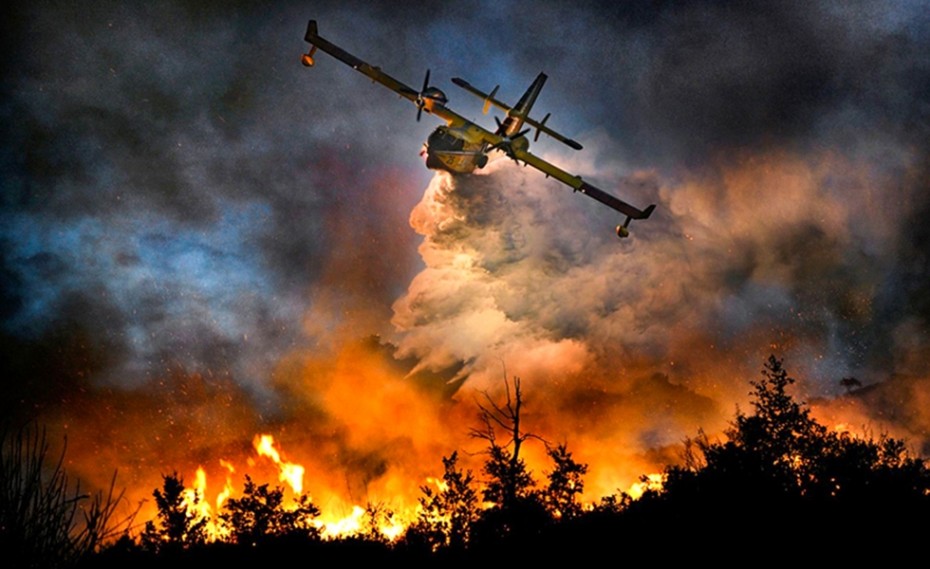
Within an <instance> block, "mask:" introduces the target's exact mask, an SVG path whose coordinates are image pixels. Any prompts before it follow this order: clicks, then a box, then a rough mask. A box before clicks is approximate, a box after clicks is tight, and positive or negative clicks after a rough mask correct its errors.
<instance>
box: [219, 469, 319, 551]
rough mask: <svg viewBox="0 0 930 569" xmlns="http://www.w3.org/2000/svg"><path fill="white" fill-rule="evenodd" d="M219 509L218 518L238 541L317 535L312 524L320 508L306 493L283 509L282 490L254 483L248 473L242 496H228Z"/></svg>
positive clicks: (262, 540) (317, 532)
mask: <svg viewBox="0 0 930 569" xmlns="http://www.w3.org/2000/svg"><path fill="white" fill-rule="evenodd" d="M223 510H224V511H223V513H221V514H220V519H221V520H222V521H223V523H224V525H225V526H226V528H227V529H228V530H229V532H230V536H231V537H232V539H233V541H235V542H236V543H238V544H245V545H258V544H260V543H263V542H266V541H268V540H269V539H270V538H280V537H285V536H289V537H303V538H309V539H317V538H319V536H320V530H319V528H318V527H317V526H316V525H314V523H313V521H314V520H315V519H316V517H317V516H319V515H320V510H319V508H317V507H316V506H315V505H314V504H313V503H312V502H311V500H310V497H309V496H308V495H307V494H301V495H300V496H299V497H296V498H294V506H293V508H285V507H284V491H283V489H281V488H280V487H277V488H274V489H271V490H269V488H268V484H262V485H260V486H259V485H256V484H255V483H254V482H253V481H252V479H251V478H250V477H249V476H248V475H246V477H245V487H244V489H243V492H242V497H240V498H230V499H228V500H227V501H226V502H225V503H224V504H223Z"/></svg>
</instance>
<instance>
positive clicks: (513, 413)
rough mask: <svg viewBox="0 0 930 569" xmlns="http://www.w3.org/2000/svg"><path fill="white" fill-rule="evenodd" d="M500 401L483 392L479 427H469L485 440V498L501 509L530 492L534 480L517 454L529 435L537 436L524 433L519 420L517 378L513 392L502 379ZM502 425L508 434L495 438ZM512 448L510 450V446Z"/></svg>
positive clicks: (519, 407)
mask: <svg viewBox="0 0 930 569" xmlns="http://www.w3.org/2000/svg"><path fill="white" fill-rule="evenodd" d="M504 394H505V402H504V404H502V405H501V404H498V403H496V402H495V401H494V400H493V399H492V398H491V397H490V395H488V394H487V393H485V394H484V396H485V400H486V402H487V403H486V404H482V403H479V404H478V408H479V409H480V413H479V420H480V421H481V423H482V425H483V426H482V427H481V428H480V429H472V430H471V436H472V437H475V438H478V439H483V440H485V441H487V444H488V449H487V453H488V459H487V461H486V462H485V464H484V468H483V471H484V473H485V474H486V475H487V479H486V481H485V483H486V486H485V489H484V491H483V494H484V499H485V501H486V502H491V503H492V504H495V505H496V506H497V507H499V508H501V509H507V508H509V507H511V506H513V505H514V504H515V503H516V501H517V500H518V499H523V498H527V497H529V496H530V495H531V494H532V490H533V486H534V485H535V481H534V480H533V477H532V476H531V475H530V473H529V472H528V471H527V469H526V463H525V462H524V461H523V458H522V457H521V456H520V449H521V447H522V445H523V443H524V441H526V440H527V439H529V438H539V437H538V436H536V435H533V434H531V433H526V432H524V431H523V429H522V425H521V424H520V420H521V416H520V413H521V411H522V408H523V392H522V390H521V389H520V378H514V381H513V393H511V389H510V383H509V382H508V381H507V380H506V379H505V380H504ZM498 428H501V429H503V430H504V431H505V432H506V433H507V435H508V438H507V439H506V440H505V441H504V442H503V443H500V442H498V438H497V429H498ZM510 449H512V450H510Z"/></svg>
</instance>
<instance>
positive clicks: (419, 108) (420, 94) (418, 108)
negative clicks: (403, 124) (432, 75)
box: [417, 69, 429, 122]
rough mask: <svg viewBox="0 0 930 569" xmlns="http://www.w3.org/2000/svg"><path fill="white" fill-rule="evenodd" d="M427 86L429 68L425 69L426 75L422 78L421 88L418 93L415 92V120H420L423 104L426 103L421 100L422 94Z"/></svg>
mask: <svg viewBox="0 0 930 569" xmlns="http://www.w3.org/2000/svg"><path fill="white" fill-rule="evenodd" d="M428 88H429V69H427V70H426V77H424V78H423V88H422V89H420V92H419V93H417V122H420V117H421V116H423V106H424V105H425V104H426V101H424V100H423V94H424V93H426V90H427V89H428Z"/></svg>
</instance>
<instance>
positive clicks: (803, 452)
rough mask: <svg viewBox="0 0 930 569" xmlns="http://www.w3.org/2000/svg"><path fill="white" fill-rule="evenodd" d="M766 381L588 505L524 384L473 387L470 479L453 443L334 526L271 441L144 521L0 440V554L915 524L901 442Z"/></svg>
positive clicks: (439, 555)
mask: <svg viewBox="0 0 930 569" xmlns="http://www.w3.org/2000/svg"><path fill="white" fill-rule="evenodd" d="M762 376H763V377H762V379H761V380H760V381H756V382H751V384H752V387H753V390H752V394H751V395H752V398H751V405H752V409H753V412H752V413H749V414H745V413H742V412H737V414H736V417H735V419H734V420H733V421H732V423H731V424H730V427H729V428H728V429H726V430H725V432H724V433H723V434H722V436H721V438H720V440H717V439H716V438H715V437H711V436H709V435H707V434H706V433H704V432H699V433H698V434H697V435H696V436H695V437H694V438H689V439H688V440H687V441H686V444H685V445H684V448H683V451H682V453H681V455H680V460H679V461H678V462H676V463H675V464H669V465H667V466H666V467H665V468H664V470H663V472H662V473H656V474H646V475H642V476H641V477H640V481H639V482H638V483H637V484H635V485H633V487H631V488H630V490H629V491H620V490H617V491H616V492H615V493H612V494H610V495H606V496H601V497H600V498H597V499H593V500H592V499H587V500H584V499H583V494H584V491H585V481H584V478H585V475H586V473H587V471H588V465H586V464H583V463H581V462H578V461H577V460H576V459H575V458H574V456H573V454H572V452H571V451H570V450H569V448H568V446H567V445H566V444H563V443H559V444H553V443H551V442H550V441H547V440H546V439H545V438H544V437H543V436H542V435H540V434H538V433H535V432H530V431H527V430H525V428H524V426H523V421H524V420H525V419H526V417H528V416H530V413H529V412H528V410H527V408H526V407H524V404H525V403H526V401H525V395H524V393H523V387H522V385H521V382H520V380H519V379H516V378H515V379H514V380H513V381H512V382H510V381H505V382H504V389H503V397H502V398H494V397H492V396H491V395H490V394H488V393H485V394H484V400H483V401H479V403H478V410H479V412H478V418H477V421H476V422H475V424H476V425H477V426H476V427H475V428H473V429H472V431H471V436H472V438H474V439H477V440H479V441H481V442H482V444H483V450H482V451H481V452H480V453H476V454H475V455H474V456H472V458H476V457H480V462H481V466H480V470H479V471H478V472H475V471H473V470H471V469H469V468H467V467H464V466H463V465H462V463H461V462H460V459H461V457H462V456H463V454H462V453H461V452H460V451H459V450H455V451H453V452H452V453H451V454H449V455H448V456H444V457H442V467H443V468H442V473H441V474H440V476H439V477H427V478H425V479H424V483H423V484H422V485H421V486H420V497H419V498H418V499H417V506H416V507H415V508H411V509H409V510H404V511H400V510H395V509H393V508H391V507H390V506H388V505H385V504H372V503H369V504H367V505H366V506H365V507H361V506H356V507H355V509H354V510H353V512H352V514H351V515H350V516H347V517H344V518H341V519H339V518H334V517H332V515H331V514H328V513H327V512H325V511H324V510H323V509H321V508H320V507H319V506H318V504H317V502H316V501H315V500H314V498H313V497H312V494H311V492H312V490H313V487H314V482H315V481H314V480H313V479H312V478H311V479H305V477H304V475H303V474H304V469H303V467H302V466H300V465H299V464H296V463H293V462H289V461H288V460H287V458H286V456H285V454H284V452H283V451H282V450H281V449H279V448H278V447H277V446H276V443H275V440H274V438H273V437H272V436H271V435H258V436H256V437H255V439H254V441H253V446H254V450H255V453H256V456H257V457H259V458H263V459H264V460H267V461H269V462H271V463H272V464H273V465H274V466H275V468H276V470H277V479H276V481H273V482H267V483H259V482H256V481H255V480H254V479H253V478H252V476H251V475H250V474H248V473H243V474H242V480H243V481H244V483H243V487H242V490H241V491H238V492H237V491H236V490H235V488H234V483H233V474H238V472H237V469H236V468H235V467H234V466H232V465H231V464H230V463H225V468H226V469H227V472H228V474H229V476H227V477H226V480H225V482H224V484H223V487H222V489H221V490H216V491H214V492H213V495H211V494H210V493H209V492H208V484H207V479H206V475H205V474H204V470H203V469H202V468H198V469H197V471H196V474H195V475H194V477H193V480H192V481H190V482H188V481H186V479H185V477H184V476H183V475H181V474H178V473H177V472H174V473H172V474H167V475H163V476H162V483H161V484H160V485H159V487H157V488H155V489H154V491H153V492H152V493H151V495H152V496H153V497H154V504H153V505H154V513H153V514H151V515H149V516H148V517H149V519H145V520H140V519H139V517H140V514H141V513H142V509H141V508H140V509H139V510H137V511H136V512H135V513H134V514H133V515H131V516H129V517H118V516H116V515H115V512H116V511H117V510H118V507H119V506H120V505H121V504H122V503H123V502H124V501H125V493H120V494H116V493H114V492H113V490H112V487H111V490H110V492H109V493H108V494H98V495H95V496H90V495H87V494H83V493H81V491H80V488H79V486H75V487H74V490H73V492H72V490H71V482H70V480H71V479H70V478H69V476H68V474H67V473H66V472H65V469H64V467H63V464H65V463H66V461H64V457H63V456H62V459H61V460H59V461H58V462H57V463H55V462H54V461H52V462H49V460H48V459H49V458H50V455H49V454H48V448H49V447H48V445H47V443H46V441H45V435H44V433H41V434H40V433H38V432H37V431H32V430H29V429H27V430H25V431H22V432H20V433H19V434H18V435H17V434H15V433H14V434H13V436H11V434H10V433H9V432H5V433H4V435H5V437H4V439H3V447H2V449H3V460H2V476H3V484H2V488H0V489H2V495H0V506H2V509H0V510H2V516H3V518H2V520H0V523H2V525H0V528H2V541H3V548H4V550H5V551H8V552H11V553H13V554H14V555H16V556H17V558H19V559H25V560H33V561H29V562H27V565H25V566H29V567H72V566H82V564H83V566H100V565H106V564H113V565H119V566H125V565H127V564H132V565H137V564H139V563H142V564H153V565H154V564H159V565H160V564H162V563H168V562H171V563H186V562H190V563H193V562H194V560H199V561H204V560H211V559H212V560H220V559H225V558H231V557H230V556H232V555H236V556H238V555H240V554H241V555H249V556H253V555H258V554H260V555H262V556H263V557H262V558H268V559H272V558H275V559H276V558H278V556H281V557H280V558H281V559H284V558H285V556H287V555H290V554H292V553H293V552H295V551H305V552H316V553H317V554H322V553H324V552H333V553H335V554H337V555H339V556H343V558H345V559H350V558H353V556H362V557H363V558H370V559H372V560H373V559H375V558H376V557H371V556H377V558H380V559H385V560H386V559H391V558H394V559H396V560H407V561H411V560H416V559H418V560H421V561H428V560H433V561H438V560H442V559H453V558H454V559H460V560H471V561H479V560H488V559H492V558H495V559H499V557H498V556H500V555H509V554H511V553H513V554H515V555H519V556H521V557H523V558H532V557H534V556H536V555H540V556H545V555H550V554H555V553H557V552H560V551H564V550H565V549H566V548H569V547H571V548H579V547H582V548H584V549H585V550H587V551H606V550H609V549H610V548H612V547H613V545H612V544H613V540H615V539H618V538H620V537H621V536H623V537H624V538H627V539H630V538H635V539H636V540H638V541H637V542H638V543H647V542H646V541H642V540H647V539H649V540H650V541H648V543H653V542H654V541H653V540H654V538H655V537H656V534H655V533H654V530H655V528H657V527H661V528H662V540H667V541H672V542H676V543H680V544H684V545H689V546H690V545H698V544H700V543H704V542H706V540H710V539H725V540H726V541H727V543H729V544H732V545H733V547H737V548H739V547H743V546H746V545H747V543H749V542H751V540H752V539H753V538H754V536H756V535H758V532H760V531H766V530H767V529H774V528H777V527H783V528H791V531H792V532H796V533H798V534H799V535H803V534H804V533H805V532H815V531H816V532H820V533H821V534H822V535H823V537H824V539H826V538H828V537H830V536H833V535H839V529H840V528H850V527H869V532H870V534H871V535H873V536H876V539H878V538H880V537H882V538H884V537H887V538H891V537H893V538H895V539H897V540H905V539H906V538H907V536H909V535H912V534H913V535H916V533H914V532H921V531H925V530H926V520H927V519H930V518H928V514H930V470H928V468H927V466H926V464H925V462H924V460H923V459H922V458H919V457H915V456H913V455H912V454H911V453H910V452H909V450H908V448H907V444H906V441H903V440H899V439H895V438H892V437H890V436H887V435H885V434H882V435H880V436H878V437H877V438H875V437H872V436H867V435H861V436H859V435H855V434H853V433H852V432H850V431H849V430H846V429H831V428H829V427H827V426H825V425H823V424H821V423H820V422H818V421H817V420H816V419H815V418H813V417H812V415H811V409H810V408H809V407H808V406H807V405H806V404H804V403H801V402H798V401H797V400H796V399H795V397H794V396H793V395H792V394H791V386H792V384H794V382H795V380H794V379H793V378H791V377H790V376H789V375H788V373H787V371H786V370H785V368H784V367H783V365H782V362H781V360H779V359H777V358H775V357H774V356H772V357H770V358H769V359H768V360H767V361H766V363H765V366H764V369H763V372H762ZM531 443H536V445H535V446H540V447H542V448H543V449H544V451H545V454H546V456H547V457H548V458H549V461H550V462H549V467H548V468H547V469H546V470H544V473H543V477H542V478H539V477H538V476H537V475H536V474H534V472H533V471H532V470H531V469H530V468H529V467H528V466H527V461H526V458H525V457H526V455H528V453H527V452H526V449H528V448H530V447H531V446H534V445H531ZM257 460H258V459H256V460H255V461H249V464H250V465H252V466H256V465H257V464H258V462H257ZM278 483H281V484H283V485H279V484H278ZM79 514H80V515H79ZM82 516H83V517H82ZM876 520H881V524H880V526H878V527H876V526H875V525H873V523H874V522H875V521H876ZM834 532H836V533H834ZM650 536H651V537H650ZM327 548H329V549H327ZM869 551H871V548H869ZM211 556H213V557H211Z"/></svg>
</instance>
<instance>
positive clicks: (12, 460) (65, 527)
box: [0, 424, 132, 568]
mask: <svg viewBox="0 0 930 569" xmlns="http://www.w3.org/2000/svg"><path fill="white" fill-rule="evenodd" d="M66 442H67V441H66ZM66 446H67V445H65V447H63V448H62V451H61V454H60V455H59V456H58V459H57V460H55V461H51V460H50V457H49V450H50V447H49V443H48V439H47V437H46V433H45V430H44V429H41V428H39V427H38V426H36V425H33V424H30V425H27V426H25V427H23V428H22V429H19V430H18V431H16V432H15V433H13V432H11V430H10V429H9V427H7V426H4V427H3V428H2V429H0V551H2V552H3V554H4V556H5V557H7V558H8V559H13V560H16V562H17V563H19V564H21V565H20V566H21V567H36V568H39V567H41V568H49V567H51V568H54V567H71V566H75V565H76V564H78V563H79V562H81V561H83V560H84V559H86V558H87V557H88V556H90V555H91V554H93V553H94V552H96V551H97V550H98V549H99V548H101V547H103V546H106V545H108V544H109V542H112V541H113V540H115V539H116V538H117V537H118V536H119V534H120V533H123V532H126V531H128V528H129V525H130V524H131V522H132V516H131V515H130V516H129V517H126V518H121V519H118V518H116V517H115V512H116V508H117V506H118V505H119V503H120V502H121V501H122V499H123V494H122V493H116V492H115V490H114V489H115V484H116V474H115V473H114V475H113V479H112V481H111V483H110V488H109V491H108V492H107V493H106V494H104V493H103V492H97V493H95V494H93V495H90V494H84V493H82V492H81V488H80V484H79V483H77V482H72V480H71V479H70V478H69V476H68V473H67V472H66V471H65V470H64V468H63V464H64V457H65V452H66Z"/></svg>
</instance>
